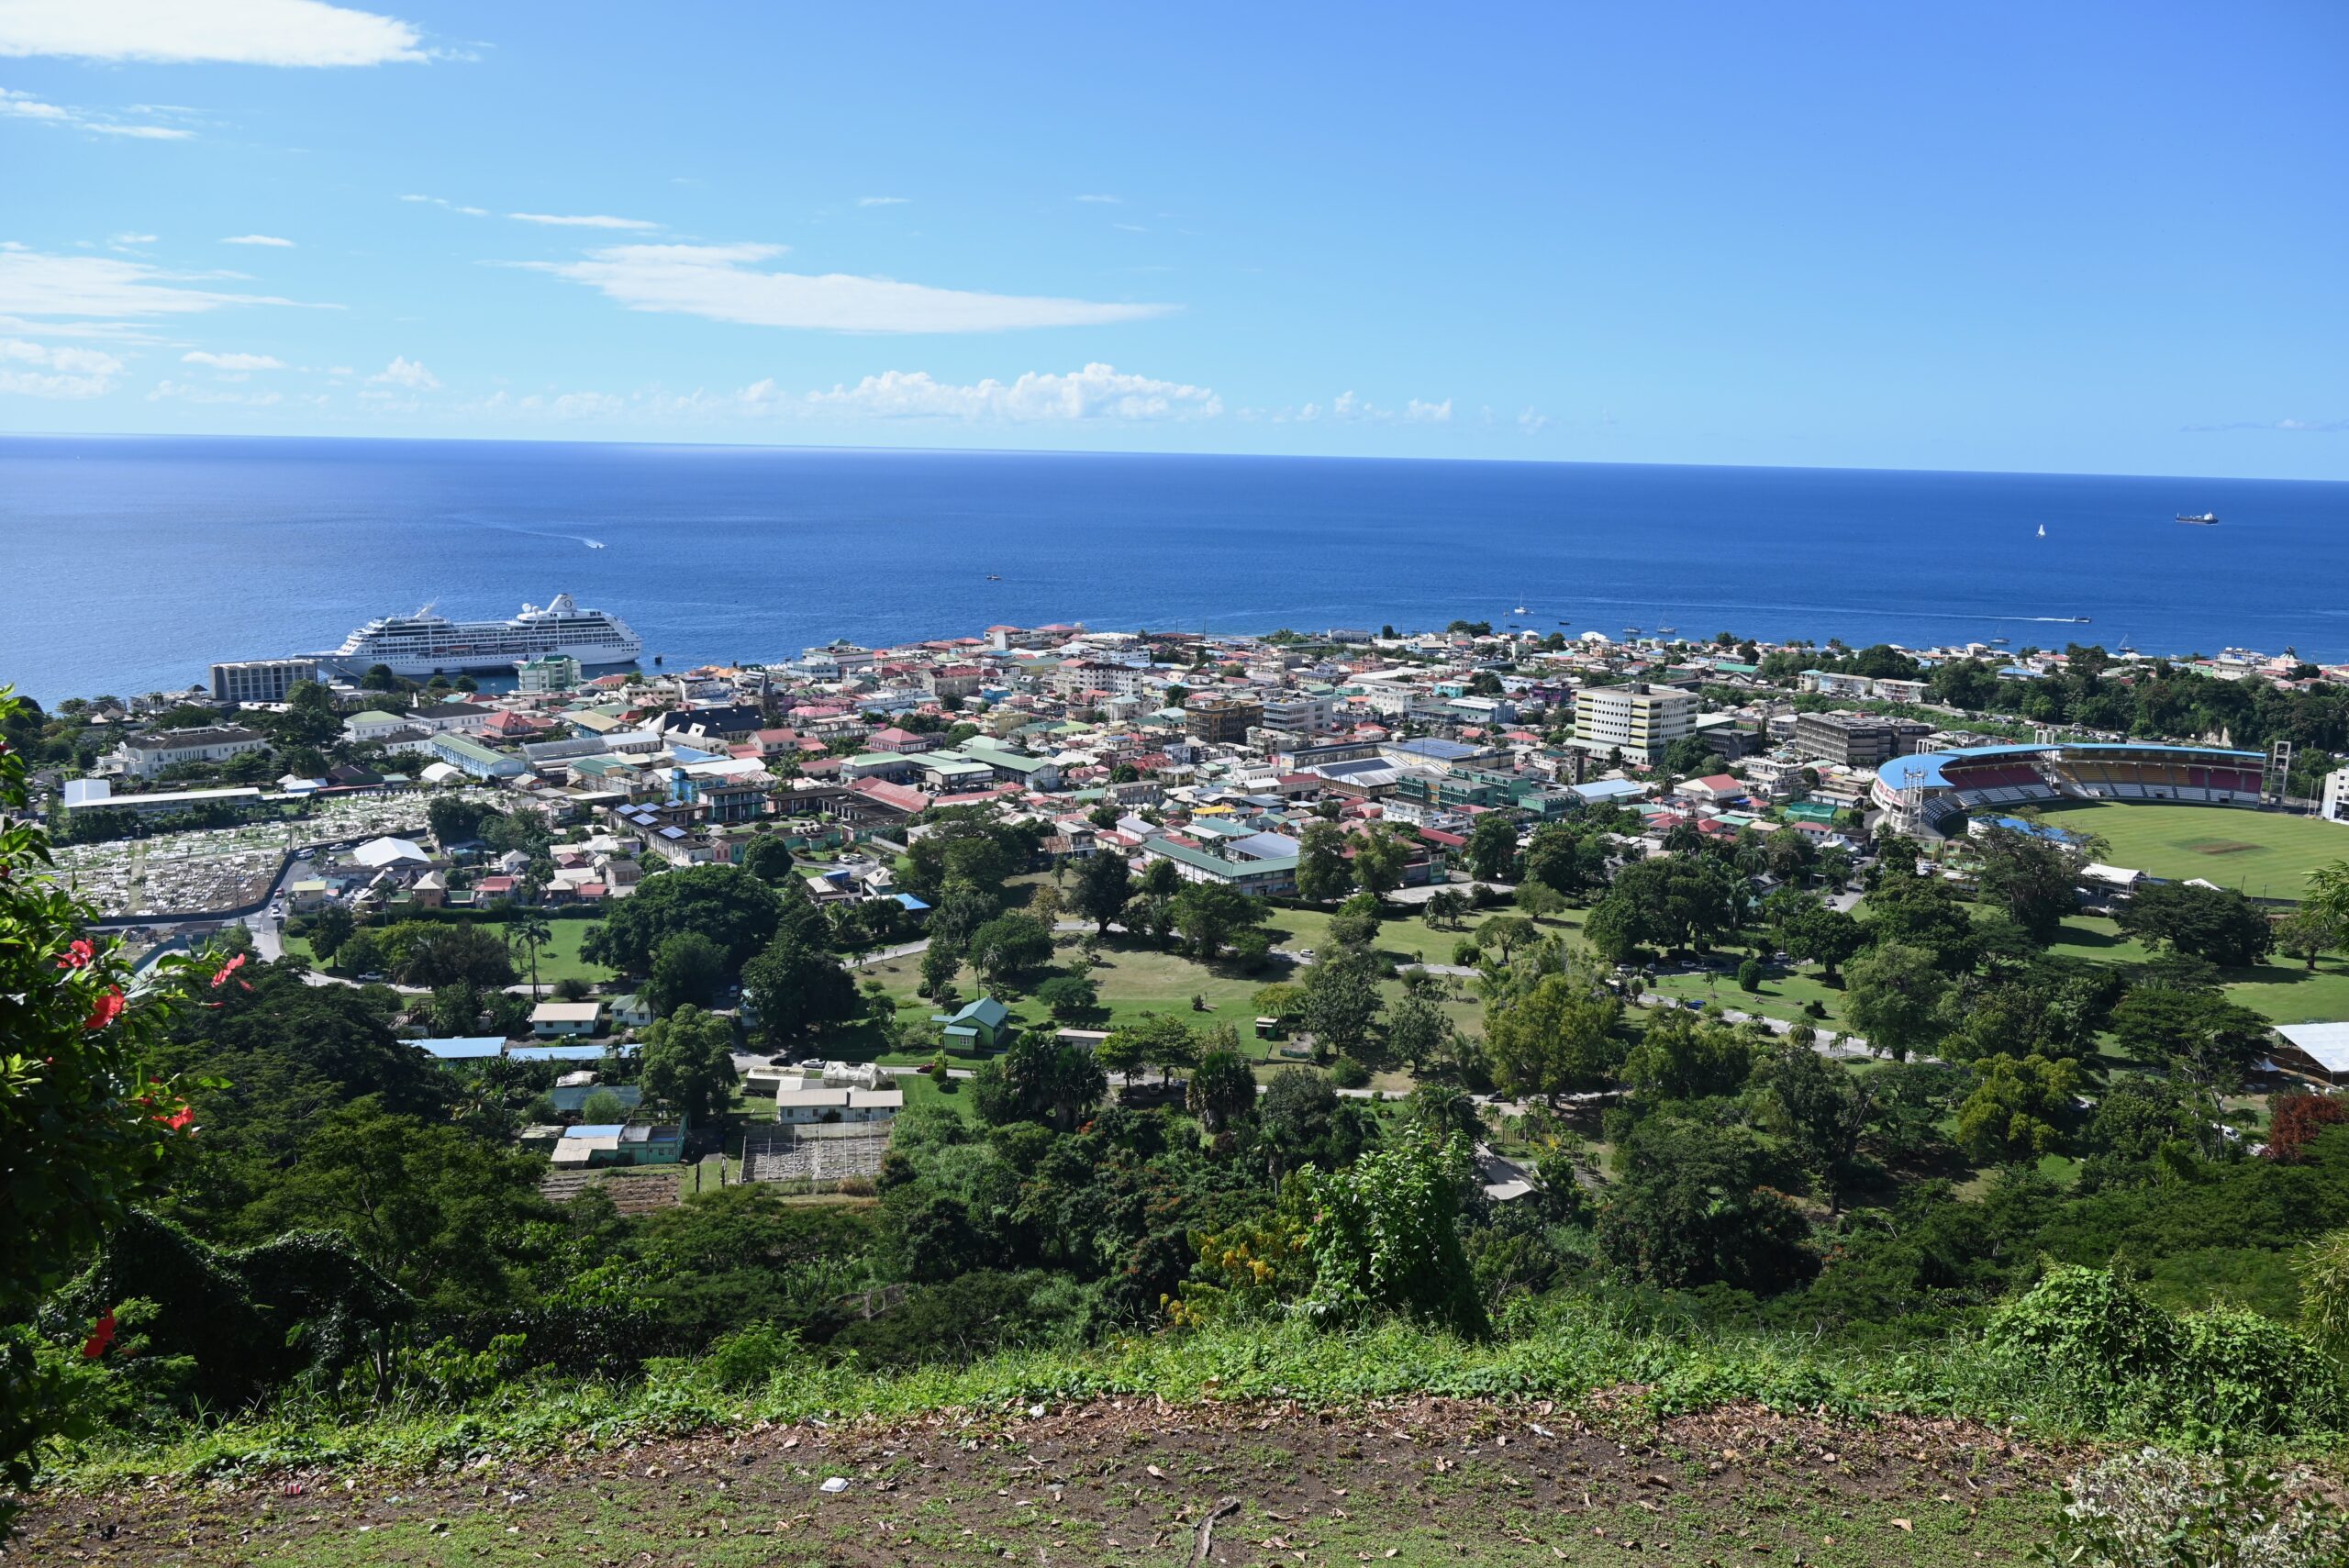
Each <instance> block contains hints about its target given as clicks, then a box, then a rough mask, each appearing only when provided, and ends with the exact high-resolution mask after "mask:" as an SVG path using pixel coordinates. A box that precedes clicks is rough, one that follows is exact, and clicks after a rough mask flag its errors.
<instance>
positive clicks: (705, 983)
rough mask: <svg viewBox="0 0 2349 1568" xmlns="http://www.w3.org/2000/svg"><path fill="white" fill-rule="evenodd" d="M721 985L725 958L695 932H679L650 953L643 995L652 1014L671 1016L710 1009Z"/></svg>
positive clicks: (713, 945) (722, 986)
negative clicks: (688, 1008) (691, 1008)
mask: <svg viewBox="0 0 2349 1568" xmlns="http://www.w3.org/2000/svg"><path fill="white" fill-rule="evenodd" d="M725 984H726V954H725V953H724V952H723V951H720V950H719V948H718V944H717V943H716V942H714V941H711V940H709V939H708V938H707V937H706V936H703V935H702V934H701V933H700V932H699V931H679V932H677V933H676V934H675V935H674V936H672V937H669V938H666V939H664V940H662V943H661V946H660V948H659V949H658V950H657V951H655V952H654V953H653V955H652V974H651V978H650V979H648V980H646V981H645V983H644V992H643V995H644V1000H645V1002H646V1004H647V1005H648V1006H651V1008H652V1010H653V1011H654V1012H655V1013H672V1012H674V1011H676V1010H677V1009H678V1008H679V1007H683V1006H695V1007H707V1006H710V1005H711V1004H712V1003H714V1002H715V1001H717V1000H718V992H719V991H720V990H722V989H723V988H724V987H725Z"/></svg>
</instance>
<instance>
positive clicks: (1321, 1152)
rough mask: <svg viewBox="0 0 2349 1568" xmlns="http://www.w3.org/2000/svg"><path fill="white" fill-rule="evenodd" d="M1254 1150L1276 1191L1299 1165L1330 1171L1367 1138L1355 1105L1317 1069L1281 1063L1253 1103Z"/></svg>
mask: <svg viewBox="0 0 2349 1568" xmlns="http://www.w3.org/2000/svg"><path fill="white" fill-rule="evenodd" d="M1256 1130H1257V1148H1258V1149H1259V1151H1262V1153H1263V1154H1264V1164H1265V1168H1266V1171H1267V1173H1269V1174H1270V1175H1271V1177H1272V1179H1273V1184H1274V1186H1275V1189H1277V1188H1278V1186H1279V1185H1280V1183H1281V1179H1282V1178H1283V1177H1285V1176H1286V1175H1287V1174H1288V1173H1290V1172H1292V1171H1295V1170H1297V1168H1298V1167H1299V1166H1303V1165H1314V1166H1319V1168H1321V1169H1322V1170H1325V1171H1328V1170H1335V1169H1337V1168H1338V1167H1339V1166H1341V1165H1345V1164H1348V1163H1351V1162H1353V1158H1354V1157H1355V1156H1356V1155H1358V1154H1360V1153H1361V1152H1362V1150H1363V1145H1364V1143H1366V1142H1367V1141H1368V1140H1369V1136H1370V1129H1368V1128H1367V1127H1366V1126H1365V1125H1364V1118H1363V1115H1362V1113H1361V1111H1360V1109H1359V1108H1358V1107H1355V1106H1348V1105H1346V1104H1345V1103H1343V1102H1342V1101H1341V1100H1340V1099H1339V1097H1338V1091H1337V1089H1336V1088H1335V1086H1333V1085H1332V1084H1330V1080H1329V1079H1328V1078H1327V1077H1326V1076H1324V1075H1323V1074H1321V1073H1316V1072H1314V1071H1312V1070H1311V1069H1310V1068H1305V1067H1284V1068H1282V1069H1281V1070H1280V1071H1279V1072H1277V1073H1274V1074H1273V1079H1272V1082H1271V1083H1269V1084H1265V1085H1264V1094H1262V1095H1259V1096H1258V1097H1257V1101H1256Z"/></svg>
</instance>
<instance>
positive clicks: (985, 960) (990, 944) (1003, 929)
mask: <svg viewBox="0 0 2349 1568" xmlns="http://www.w3.org/2000/svg"><path fill="white" fill-rule="evenodd" d="M966 956H967V957H968V958H969V960H970V963H971V968H972V969H973V970H974V971H975V972H977V973H978V976H979V979H980V980H981V981H982V982H983V983H985V984H988V985H998V984H1008V983H1011V982H1015V981H1018V980H1019V979H1021V978H1023V977H1024V976H1026V975H1028V974H1030V973H1033V972H1035V971H1036V970H1039V969H1041V968H1042V967H1044V965H1046V964H1048V963H1050V962H1052V928H1051V927H1050V926H1047V925H1045V924H1044V922H1042V921H1041V920H1039V919H1038V918H1036V917H1035V916H1033V915H1026V914H1020V913H1018V912H1016V911H1015V912H1014V913H1012V914H1008V915H998V916H996V917H995V918H994V919H992V920H989V921H988V922H987V923H986V924H985V925H984V926H981V927H980V928H979V929H977V930H975V931H974V932H972V933H971V950H970V952H969V953H968V954H967V955H966Z"/></svg>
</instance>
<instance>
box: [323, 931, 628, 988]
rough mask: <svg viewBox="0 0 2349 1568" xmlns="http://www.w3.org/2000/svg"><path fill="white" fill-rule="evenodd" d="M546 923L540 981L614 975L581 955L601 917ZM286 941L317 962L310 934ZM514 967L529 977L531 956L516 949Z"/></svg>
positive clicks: (597, 979)
mask: <svg viewBox="0 0 2349 1568" xmlns="http://www.w3.org/2000/svg"><path fill="white" fill-rule="evenodd" d="M547 925H548V927H549V929H551V930H552V931H553V932H554V940H552V941H551V942H549V943H547V945H546V946H544V947H542V948H540V950H539V984H541V985H551V984H554V983H555V982H556V981H558V980H586V981H591V982H602V981H607V980H609V979H611V978H612V972H611V971H610V970H608V969H606V968H605V967H604V966H603V965H602V964H600V963H589V962H587V961H586V960H585V959H583V958H581V957H580V956H579V944H580V943H581V942H583V941H584V940H587V933H588V932H590V931H593V930H596V929H598V928H599V927H600V926H601V925H602V922H601V921H598V920H549V921H548V922H547ZM284 941H285V951H286V954H287V956H288V957H293V958H299V959H300V960H301V961H302V962H305V963H308V964H312V965H315V964H316V963H317V959H316V958H315V957H314V956H313V955H312V954H311V952H310V940H309V939H308V938H307V937H295V936H289V937H287V938H285V939H284ZM514 967H515V973H516V978H518V979H521V980H528V979H529V978H530V960H529V954H528V952H527V951H526V950H523V949H517V950H515V960H514Z"/></svg>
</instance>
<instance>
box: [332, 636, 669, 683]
mask: <svg viewBox="0 0 2349 1568" xmlns="http://www.w3.org/2000/svg"><path fill="white" fill-rule="evenodd" d="M550 656H560V657H568V658H572V659H576V660H578V661H579V662H580V664H581V666H582V667H583V668H617V667H620V666H625V665H629V664H634V663H635V662H638V660H640V659H641V658H642V657H643V654H642V653H641V652H638V653H635V654H625V653H620V652H618V651H615V650H613V649H612V648H610V647H608V646H607V645H605V644H602V643H596V644H593V645H589V644H578V645H573V644H569V643H552V644H550V645H548V646H546V647H543V648H531V649H527V650H523V651H496V652H486V651H484V652H473V651H460V650H457V649H450V650H446V651H440V652H436V653H434V654H432V655H430V656H429V657H427V656H422V655H414V654H384V655H383V656H381V657H377V656H374V655H372V654H368V653H327V654H321V655H320V656H319V658H320V660H321V662H325V663H328V664H331V665H333V666H334V667H335V668H336V669H338V670H340V671H341V672H342V673H345V674H348V675H363V674H365V673H367V672H368V671H369V670H371V669H373V668H374V667H375V666H376V665H378V664H381V665H383V666H384V668H385V669H387V670H389V671H391V673H393V674H395V675H402V676H407V677H410V678H413V679H417V680H422V679H425V678H427V677H429V676H433V675H478V674H481V673H484V671H495V672H497V673H502V674H512V673H514V666H515V665H516V664H517V663H518V662H521V661H522V660H525V659H540V658H546V657H550Z"/></svg>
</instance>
